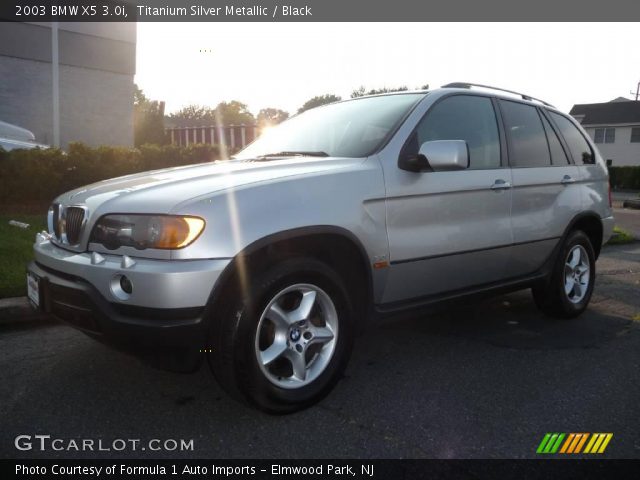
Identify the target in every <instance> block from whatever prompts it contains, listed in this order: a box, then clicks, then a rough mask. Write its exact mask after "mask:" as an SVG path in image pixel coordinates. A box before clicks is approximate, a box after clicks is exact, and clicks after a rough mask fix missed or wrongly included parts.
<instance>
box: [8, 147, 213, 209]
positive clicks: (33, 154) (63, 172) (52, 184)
mask: <svg viewBox="0 0 640 480" xmlns="http://www.w3.org/2000/svg"><path fill="white" fill-rule="evenodd" d="M218 159H220V148H219V147H218V146H217V145H189V146H188V147H178V146H175V145H163V146H158V145H143V146H141V147H140V148H125V147H108V146H100V147H95V148H93V147H89V146H87V145H84V144H81V143H72V144H71V145H70V146H69V152H68V153H65V152H63V151H62V150H60V149H57V148H48V149H32V150H12V151H10V152H6V151H4V150H2V148H0V205H17V204H30V205H33V204H42V203H48V202H50V201H51V200H53V199H54V198H55V197H56V196H58V195H60V194H61V193H64V192H66V191H68V190H72V189H74V188H78V187H81V186H83V185H87V184H90V183H94V182H98V181H101V180H106V179H109V178H114V177H120V176H123V175H129V174H131V173H137V172H143V171H147V170H157V169H161V168H168V167H177V166H184V165H191V164H196V163H204V162H211V161H213V160H218Z"/></svg>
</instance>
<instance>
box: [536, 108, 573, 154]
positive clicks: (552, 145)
mask: <svg viewBox="0 0 640 480" xmlns="http://www.w3.org/2000/svg"><path fill="white" fill-rule="evenodd" d="M540 116H541V117H542V124H543V125H544V131H545V133H546V134H547V140H548V141H549V152H551V163H552V164H553V165H567V164H568V163H569V158H568V157H567V154H566V153H565V151H564V148H562V144H561V143H560V139H558V135H556V132H555V131H554V130H553V128H552V127H551V124H550V123H549V120H547V119H546V118H545V116H544V115H540Z"/></svg>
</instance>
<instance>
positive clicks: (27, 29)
mask: <svg viewBox="0 0 640 480" xmlns="http://www.w3.org/2000/svg"><path fill="white" fill-rule="evenodd" d="M0 25H1V28H0V121H3V122H7V123H10V124H14V125H17V126H19V127H23V128H26V129H27V130H30V131H32V132H33V133H34V134H35V137H36V141H37V142H39V143H45V144H49V145H54V146H61V147H63V148H66V147H67V145H68V144H69V142H73V141H81V142H84V143H86V144H89V145H101V144H103V145H123V146H131V145H133V76H134V74H135V65H136V24H135V23H134V22H130V23H92V22H87V23H77V22H74V23H68V22H40V23H11V22H0Z"/></svg>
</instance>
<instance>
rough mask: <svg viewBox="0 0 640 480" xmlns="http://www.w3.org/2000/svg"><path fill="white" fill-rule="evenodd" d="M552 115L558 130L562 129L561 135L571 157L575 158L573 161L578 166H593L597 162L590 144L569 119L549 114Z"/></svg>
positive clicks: (556, 114) (552, 113)
mask: <svg viewBox="0 0 640 480" xmlns="http://www.w3.org/2000/svg"><path fill="white" fill-rule="evenodd" d="M549 113H550V114H551V118H552V119H553V121H554V122H555V123H556V125H557V126H558V128H559V129H560V133H561V134H562V136H563V137H564V140H565V141H566V142H567V145H568V146H569V151H570V152H571V156H572V157H573V161H574V162H575V163H577V164H578V165H581V164H583V163H586V164H592V163H594V162H595V159H594V156H593V151H592V150H591V147H590V146H589V143H588V142H587V141H586V140H585V138H584V136H583V135H582V133H580V130H578V128H577V127H576V126H575V125H574V124H573V123H572V122H571V121H570V120H569V119H568V118H565V117H564V116H562V115H560V114H558V113H555V112H549Z"/></svg>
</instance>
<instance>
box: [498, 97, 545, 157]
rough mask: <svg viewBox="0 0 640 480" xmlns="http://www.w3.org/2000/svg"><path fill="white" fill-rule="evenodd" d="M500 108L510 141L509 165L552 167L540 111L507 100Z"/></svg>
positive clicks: (501, 102)
mask: <svg viewBox="0 0 640 480" xmlns="http://www.w3.org/2000/svg"><path fill="white" fill-rule="evenodd" d="M500 107H501V109H502V116H503V117H504V124H505V128H506V130H507V135H508V136H509V139H510V146H509V164H510V165H511V166H512V167H547V166H549V165H551V155H550V153H549V145H548V144H547V137H546V135H545V132H544V128H543V126H542V121H541V120H540V115H539V114H538V110H537V109H536V108H535V107H532V106H530V105H525V104H524V103H516V102H510V101H507V100H501V101H500Z"/></svg>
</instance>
